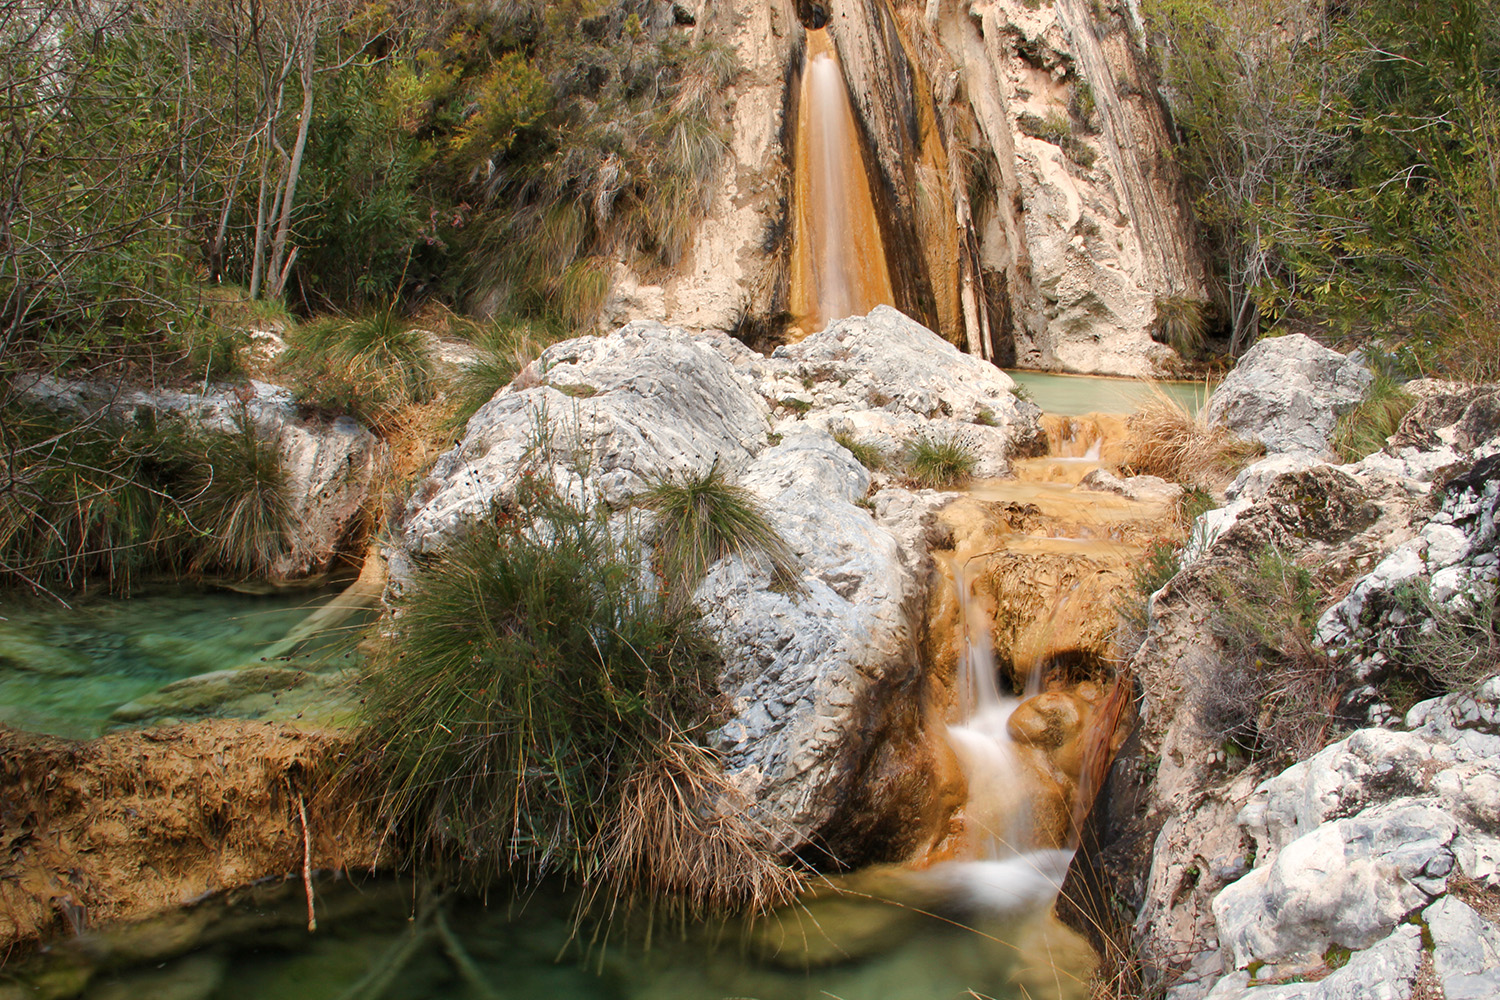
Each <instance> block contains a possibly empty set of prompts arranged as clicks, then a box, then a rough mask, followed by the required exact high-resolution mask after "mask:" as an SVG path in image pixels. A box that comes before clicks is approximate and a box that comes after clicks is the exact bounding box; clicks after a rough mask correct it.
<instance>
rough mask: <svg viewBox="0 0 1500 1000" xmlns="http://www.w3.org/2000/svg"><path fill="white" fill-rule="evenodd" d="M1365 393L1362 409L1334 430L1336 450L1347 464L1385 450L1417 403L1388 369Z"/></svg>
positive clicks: (1381, 371)
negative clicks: (1388, 440) (1390, 438)
mask: <svg viewBox="0 0 1500 1000" xmlns="http://www.w3.org/2000/svg"><path fill="white" fill-rule="evenodd" d="M1374 374H1375V378H1374V379H1373V380H1372V381H1371V382H1370V387H1369V388H1368V389H1366V390H1365V398H1364V399H1363V400H1361V401H1360V403H1359V405H1358V406H1356V407H1355V408H1354V409H1352V410H1350V411H1349V412H1348V413H1346V414H1344V415H1343V416H1342V417H1340V418H1339V422H1338V424H1337V426H1335V427H1334V430H1333V441H1332V442H1331V443H1332V445H1333V450H1334V451H1335V452H1337V453H1338V455H1339V457H1340V458H1342V459H1343V460H1344V461H1346V462H1358V461H1359V460H1360V459H1362V458H1364V457H1365V456H1366V455H1371V454H1374V453H1375V452H1377V451H1379V450H1380V449H1381V448H1384V447H1385V439H1386V438H1388V437H1390V436H1391V435H1392V434H1394V433H1396V428H1398V427H1400V426H1401V418H1402V417H1404V416H1406V411H1407V410H1410V409H1411V408H1412V404H1413V403H1414V402H1416V400H1414V399H1412V397H1411V396H1409V395H1408V394H1407V393H1406V392H1405V391H1403V390H1402V388H1401V383H1399V382H1398V381H1396V379H1395V377H1394V376H1393V375H1391V374H1390V373H1389V372H1388V371H1385V370H1384V369H1376V371H1375V373H1374Z"/></svg>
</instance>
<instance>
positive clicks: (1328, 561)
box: [1106, 338, 1500, 1000]
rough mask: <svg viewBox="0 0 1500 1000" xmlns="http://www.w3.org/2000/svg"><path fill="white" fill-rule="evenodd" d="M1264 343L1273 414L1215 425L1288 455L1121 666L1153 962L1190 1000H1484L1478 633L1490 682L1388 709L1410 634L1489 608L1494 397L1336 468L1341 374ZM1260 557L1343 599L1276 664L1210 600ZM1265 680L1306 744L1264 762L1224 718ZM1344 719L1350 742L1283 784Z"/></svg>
mask: <svg viewBox="0 0 1500 1000" xmlns="http://www.w3.org/2000/svg"><path fill="white" fill-rule="evenodd" d="M1314 346H1315V345H1314ZM1262 347H1263V349H1259V348H1258V350H1260V355H1259V356H1258V358H1257V359H1250V358H1248V357H1247V359H1246V362H1247V363H1246V364H1245V365H1244V367H1245V369H1246V370H1245V372H1244V373H1243V377H1242V378H1241V380H1240V381H1241V382H1242V383H1244V384H1243V385H1242V386H1241V388H1242V389H1243V388H1244V385H1247V384H1249V382H1251V381H1253V378H1252V376H1253V377H1254V378H1260V377H1262V376H1263V375H1264V374H1265V371H1266V370H1271V369H1274V370H1275V371H1277V372H1278V373H1279V374H1278V375H1277V377H1276V378H1275V379H1274V381H1275V382H1276V383H1277V384H1278V386H1280V388H1281V389H1283V390H1285V391H1284V392H1281V394H1280V395H1277V394H1274V393H1270V394H1266V393H1261V394H1259V395H1261V396H1262V403H1263V404H1264V405H1261V406H1260V407H1259V409H1256V408H1254V407H1249V406H1247V405H1243V404H1245V402H1246V400H1247V399H1248V398H1249V396H1246V395H1245V394H1244V393H1231V394H1230V396H1229V397H1226V399H1225V400H1224V401H1223V403H1221V405H1220V406H1219V407H1218V409H1217V410H1216V411H1215V412H1217V413H1219V414H1220V415H1221V416H1222V417H1223V418H1225V419H1228V420H1230V421H1232V422H1237V424H1238V426H1239V429H1240V431H1241V432H1242V433H1245V434H1248V435H1251V436H1254V437H1257V438H1259V439H1261V440H1263V441H1265V442H1266V443H1267V444H1268V445H1269V446H1271V448H1272V450H1273V452H1274V451H1278V450H1279V453H1276V454H1272V455H1270V456H1269V457H1267V458H1266V459H1264V460H1262V461H1261V462H1258V463H1256V465H1254V466H1251V467H1250V468H1248V469H1246V470H1245V472H1244V473H1242V474H1241V476H1240V477H1239V479H1238V480H1237V481H1236V482H1235V483H1234V484H1233V485H1232V486H1231V487H1230V488H1229V490H1228V500H1229V502H1228V503H1227V504H1226V506H1224V507H1223V508H1221V509H1219V510H1216V511H1212V512H1210V513H1209V514H1207V515H1205V516H1204V517H1203V518H1200V519H1199V521H1198V523H1197V525H1196V526H1195V529H1194V533H1193V539H1194V540H1193V543H1192V544H1191V545H1189V547H1188V549H1187V550H1186V551H1185V553H1184V555H1183V560H1182V566H1181V569H1180V571H1179V572H1178V573H1177V575H1176V576H1175V577H1174V578H1173V579H1172V580H1171V581H1170V582H1168V583H1167V584H1166V586H1164V587H1163V588H1162V589H1161V590H1160V591H1158V592H1157V593H1156V594H1155V595H1153V597H1152V599H1151V622H1150V626H1149V629H1148V632H1147V635H1146V637H1145V641H1144V642H1143V643H1142V645H1141V647H1140V648H1139V650H1138V651H1137V652H1136V654H1135V655H1134V657H1133V659H1132V661H1131V666H1132V669H1133V670H1134V672H1135V673H1136V676H1137V677H1138V678H1139V679H1140V682H1141V687H1142V690H1143V692H1144V705H1143V709H1142V715H1143V719H1144V721H1143V724H1142V727H1141V729H1140V731H1139V733H1138V736H1139V739H1140V741H1141V745H1142V749H1141V751H1140V752H1139V753H1138V754H1136V755H1135V756H1134V758H1133V759H1131V760H1125V761H1122V762H1120V763H1119V764H1118V765H1117V768H1116V772H1115V779H1116V781H1117V783H1118V785H1119V786H1120V787H1121V788H1122V789H1123V788H1126V787H1129V786H1131V785H1134V786H1135V787H1137V788H1142V789H1144V790H1145V793H1146V795H1145V799H1144V801H1143V802H1142V803H1141V804H1140V808H1139V809H1138V811H1137V812H1136V816H1135V819H1134V821H1133V822H1134V826H1133V829H1132V830H1131V832H1130V833H1128V834H1127V835H1126V836H1124V837H1121V838H1119V839H1117V840H1116V842H1115V844H1114V846H1113V847H1112V848H1110V851H1107V852H1106V855H1107V859H1106V867H1108V868H1111V869H1112V870H1113V872H1114V874H1115V876H1116V883H1115V884H1116V888H1117V889H1119V891H1121V893H1122V894H1123V895H1124V896H1125V897H1127V898H1130V899H1132V900H1133V901H1134V903H1135V904H1136V906H1137V908H1138V909H1137V912H1138V920H1137V924H1136V932H1137V935H1138V937H1139V940H1140V942H1141V943H1142V945H1143V948H1144V952H1145V955H1146V958H1147V965H1148V967H1149V968H1150V969H1152V970H1154V971H1155V972H1156V973H1157V974H1158V975H1160V976H1161V977H1162V978H1163V979H1164V980H1165V983H1166V984H1167V985H1170V986H1172V993H1171V995H1172V996H1174V997H1176V998H1178V1000H1190V998H1197V997H1202V996H1204V995H1209V996H1211V997H1213V998H1214V1000H1229V998H1234V1000H1240V998H1242V997H1270V998H1281V1000H1287V998H1292V997H1299V998H1301V997H1307V998H1312V997H1319V998H1330V1000H1331V998H1334V997H1376V996H1389V997H1408V996H1414V995H1438V994H1436V993H1428V994H1421V993H1420V989H1419V987H1420V984H1421V983H1422V982H1427V983H1428V984H1429V985H1428V986H1426V987H1421V988H1425V989H1429V990H1431V989H1433V988H1434V987H1433V985H1432V984H1433V983H1434V982H1439V983H1441V986H1442V989H1443V990H1445V991H1446V995H1447V996H1449V997H1456V996H1490V995H1493V991H1494V983H1493V982H1492V981H1491V979H1487V978H1486V976H1488V975H1489V973H1488V972H1487V971H1486V970H1489V969H1492V968H1493V967H1494V957H1493V956H1494V955H1495V954H1496V953H1495V952H1494V951H1493V949H1494V947H1495V942H1496V941H1497V940H1500V929H1497V928H1496V926H1495V925H1494V924H1493V923H1492V922H1491V921H1492V920H1493V916H1494V913H1493V909H1492V908H1491V909H1489V910H1486V907H1487V906H1489V902H1487V901H1490V902H1492V901H1493V898H1494V892H1495V886H1496V884H1497V883H1500V870H1497V867H1496V866H1497V860H1496V859H1497V858H1500V850H1497V845H1500V840H1497V837H1500V825H1497V822H1496V820H1497V816H1500V813H1497V811H1496V810H1497V808H1500V785H1497V784H1496V777H1495V766H1494V753H1495V750H1494V749H1493V748H1492V747H1491V744H1492V743H1494V741H1495V733H1496V732H1497V730H1496V727H1495V718H1496V716H1495V712H1496V705H1495V702H1496V698H1497V696H1500V688H1497V687H1496V684H1497V681H1496V680H1494V679H1490V680H1488V681H1484V676H1485V675H1486V674H1492V673H1493V672H1494V671H1495V670H1496V669H1497V667H1496V665H1495V662H1494V659H1493V651H1492V650H1491V651H1489V652H1486V651H1485V650H1484V649H1482V648H1481V646H1482V645H1483V643H1484V642H1485V641H1487V640H1485V639H1483V638H1482V636H1481V633H1480V632H1478V631H1471V632H1469V633H1467V635H1468V636H1469V637H1470V639H1469V641H1470V643H1471V645H1473V647H1474V648H1473V653H1474V657H1475V659H1474V665H1475V666H1476V671H1477V676H1478V680H1479V681H1480V683H1478V684H1477V686H1476V685H1475V682H1474V679H1473V678H1471V679H1470V680H1469V681H1466V682H1459V681H1449V682H1448V683H1451V684H1453V685H1454V686H1455V687H1456V688H1457V689H1458V690H1457V691H1456V693H1454V694H1451V695H1449V696H1446V697H1443V698H1441V699H1438V700H1435V701H1426V702H1421V703H1419V704H1417V705H1416V706H1415V707H1412V708H1410V710H1409V711H1406V710H1405V707H1404V706H1400V707H1398V708H1393V706H1392V705H1391V704H1388V703H1387V702H1386V701H1385V698H1386V697H1387V693H1388V692H1390V691H1395V690H1400V687H1399V684H1400V683H1401V682H1400V681H1399V679H1398V680H1397V681H1396V686H1393V685H1392V684H1391V683H1390V682H1391V679H1392V678H1399V677H1400V676H1404V675H1400V674H1397V673H1393V671H1396V670H1397V667H1396V666H1394V664H1395V663H1396V662H1397V660H1398V658H1399V657H1398V653H1397V651H1396V650H1395V649H1394V648H1393V646H1394V645H1399V644H1400V643H1401V642H1403V641H1416V640H1413V639H1412V634H1413V632H1414V631H1415V625H1416V622H1417V621H1418V620H1425V619H1426V618H1429V617H1432V616H1434V615H1445V614H1446V615H1451V614H1455V613H1463V612H1464V609H1465V608H1469V609H1470V610H1472V609H1473V607H1474V606H1475V603H1476V602H1478V605H1479V606H1481V607H1483V606H1486V605H1484V602H1485V601H1492V600H1493V595H1494V592H1495V587H1496V566H1497V557H1496V553H1495V517H1496V514H1495V512H1496V507H1497V494H1500V487H1497V485H1496V482H1495V473H1496V469H1497V463H1500V457H1496V456H1497V453H1500V420H1497V419H1496V413H1497V412H1500V408H1497V405H1496V400H1497V398H1500V394H1497V392H1496V390H1495V389H1494V387H1488V388H1477V389H1476V388H1472V387H1463V386H1457V385H1453V384H1433V383H1428V384H1426V385H1424V386H1418V387H1415V391H1416V392H1419V393H1421V394H1422V398H1421V400H1420V402H1419V403H1418V404H1417V406H1416V407H1414V408H1413V410H1412V411H1411V413H1410V414H1408V416H1407V418H1406V420H1405V421H1404V423H1403V424H1402V426H1401V428H1400V430H1399V431H1398V432H1397V433H1396V434H1395V435H1393V436H1392V437H1391V438H1390V439H1389V440H1388V441H1387V444H1386V446H1385V448H1384V449H1383V450H1382V451H1380V452H1377V453H1375V454H1373V455H1371V456H1369V457H1367V458H1365V459H1364V460H1362V461H1360V462H1357V463H1353V464H1348V465H1332V464H1328V461H1327V453H1326V451H1325V449H1326V444H1327V432H1328V430H1329V428H1330V426H1331V420H1330V419H1326V418H1327V417H1328V415H1329V414H1331V413H1333V412H1334V411H1335V409H1336V408H1337V407H1338V406H1340V405H1347V400H1346V399H1345V397H1346V396H1347V395H1348V394H1349V389H1348V383H1349V382H1350V379H1351V377H1352V376H1351V375H1350V372H1349V366H1348V365H1347V364H1346V363H1345V360H1344V359H1343V358H1341V357H1340V356H1338V355H1336V354H1333V353H1332V352H1327V351H1324V350H1323V349H1321V348H1319V349H1316V350H1311V349H1309V345H1307V344H1300V343H1298V342H1296V341H1295V340H1293V339H1292V338H1281V339H1280V340H1278V341H1268V342H1266V343H1265V344H1264V345H1262ZM1257 372H1259V373H1260V374H1257ZM1227 384H1228V383H1226V385H1227ZM1355 394H1356V395H1357V390H1356V392H1355ZM1250 395H1252V396H1253V395H1257V394H1256V393H1254V392H1251V393H1250ZM1296 412H1300V413H1301V414H1302V416H1301V417H1299V418H1296V419H1292V418H1291V417H1290V416H1289V415H1290V414H1293V413H1296ZM1298 424H1300V425H1301V426H1300V428H1299V426H1297V425H1298ZM1268 553H1272V554H1274V556H1275V558H1276V559H1278V560H1279V562H1278V565H1280V566H1283V567H1299V568H1300V569H1301V570H1302V571H1305V572H1307V573H1308V581H1309V583H1310V584H1311V585H1312V587H1313V588H1315V590H1313V591H1312V592H1313V593H1315V594H1317V595H1320V596H1319V597H1317V598H1316V600H1317V601H1318V602H1319V603H1320V604H1326V605H1329V607H1328V609H1327V610H1326V612H1325V613H1324V614H1323V615H1322V617H1321V618H1320V619H1318V620H1317V621H1316V627H1315V628H1312V627H1311V626H1312V623H1311V622H1308V623H1306V624H1308V625H1309V628H1310V629H1311V632H1312V634H1314V635H1315V637H1316V639H1317V642H1318V647H1317V648H1314V647H1308V651H1307V659H1305V660H1303V661H1298V662H1296V663H1293V664H1287V663H1283V664H1281V665H1279V666H1276V667H1274V668H1272V667H1267V666H1265V665H1264V664H1263V663H1262V662H1249V661H1246V660H1244V659H1243V658H1240V659H1237V658H1236V655H1237V654H1236V653H1235V651H1234V648H1233V647H1232V641H1233V640H1230V639H1228V638H1226V635H1225V634H1224V633H1223V631H1222V629H1221V627H1220V625H1219V624H1216V622H1219V621H1221V619H1219V618H1216V616H1215V611H1214V609H1215V608H1216V606H1218V605H1222V604H1223V603H1224V602H1225V601H1226V600H1227V599H1228V598H1227V597H1226V594H1228V593H1230V591H1226V590H1225V581H1226V580H1228V579H1243V577H1235V576H1234V574H1235V573H1241V574H1243V573H1244V572H1245V571H1246V567H1248V566H1251V565H1254V564H1255V563H1256V562H1257V560H1264V559H1265V558H1267V554H1268ZM1241 592H1243V586H1242V589H1241ZM1416 593H1421V594H1424V595H1426V598H1425V599H1426V600H1428V601H1430V602H1431V604H1429V605H1428V606H1427V609H1426V610H1425V611H1423V612H1420V613H1419V615H1418V617H1417V618H1413V617H1411V615H1412V611H1411V608H1410V604H1409V603H1408V604H1403V603H1402V602H1403V600H1406V601H1408V602H1409V601H1410V600H1411V599H1412V595H1413V594H1416ZM1403 594H1404V595H1406V596H1405V597H1404V598H1403V596H1402V595H1403ZM1403 609H1405V610H1403ZM1406 625H1409V626H1411V628H1405V629H1404V630H1403V626H1406ZM1436 628H1437V627H1436V626H1432V627H1429V628H1428V631H1429V632H1432V631H1434V630H1435V629H1436ZM1434 648H1436V647H1434ZM1484 656H1488V657H1489V659H1488V660H1484V659H1483V657H1484ZM1430 662H1431V660H1429V659H1428V658H1427V655H1426V654H1423V664H1424V666H1423V669H1426V666H1425V665H1426V664H1428V663H1430ZM1484 663H1488V664H1489V666H1488V668H1487V669H1484V668H1483V664H1484ZM1271 669H1274V670H1275V671H1277V673H1276V675H1275V676H1276V683H1277V684H1278V685H1290V686H1291V687H1294V688H1295V689H1296V691H1297V694H1296V695H1295V697H1296V698H1298V699H1300V700H1301V702H1302V703H1303V704H1304V705H1305V707H1306V708H1307V710H1308V711H1307V714H1306V715H1305V716H1304V718H1303V720H1302V721H1303V723H1305V724H1306V732H1307V733H1308V734H1310V735H1311V737H1312V742H1311V747H1310V748H1309V747H1307V746H1302V747H1301V748H1300V749H1299V748H1290V749H1289V750H1283V751H1282V752H1280V753H1279V754H1278V753H1266V752H1264V751H1262V750H1261V749H1258V747H1257V744H1256V741H1255V739H1254V738H1251V739H1248V740H1247V739H1245V737H1244V735H1243V733H1242V732H1241V731H1240V730H1231V729H1226V727H1225V724H1224V719H1225V718H1226V716H1227V714H1232V712H1230V711H1229V710H1230V709H1232V708H1233V706H1234V704H1235V703H1236V699H1237V698H1238V697H1239V695H1237V693H1236V692H1237V691H1239V690H1240V687H1239V685H1240V684H1241V682H1243V681H1244V680H1245V679H1246V678H1247V677H1253V676H1254V675H1256V674H1257V673H1258V672H1260V673H1264V672H1265V671H1266V670H1271ZM1402 669H1406V668H1402ZM1297 685H1302V686H1301V687H1297ZM1284 694H1285V691H1284V690H1283V691H1279V692H1278V691H1272V692H1270V693H1268V694H1264V695H1263V697H1265V698H1275V697H1278V696H1282V695H1284ZM1265 712H1266V708H1265V701H1260V702H1257V703H1255V704H1252V706H1251V707H1250V718H1249V723H1248V724H1249V725H1250V726H1251V727H1252V728H1254V727H1255V726H1257V725H1260V726H1264V725H1265V720H1266V718H1267V716H1266V714H1265ZM1377 724H1378V725H1379V726H1380V727H1382V728H1368V727H1370V726H1372V725H1377ZM1361 727H1366V728H1361ZM1340 729H1342V730H1343V731H1344V732H1349V731H1350V730H1351V729H1353V730H1354V731H1353V733H1352V735H1349V736H1347V737H1346V738H1344V739H1342V740H1340V741H1339V742H1336V743H1334V744H1333V745H1331V746H1328V747H1327V748H1325V749H1322V750H1321V751H1319V752H1317V753H1316V754H1315V755H1312V756H1311V757H1310V759H1307V760H1303V762H1302V763H1297V764H1295V765H1293V766H1291V767H1290V768H1286V769H1284V770H1283V767H1284V766H1285V765H1286V764H1287V763H1288V762H1289V760H1295V759H1300V758H1302V757H1307V756H1309V754H1310V753H1311V751H1312V750H1317V748H1318V746H1320V745H1321V742H1323V741H1324V740H1326V739H1330V738H1332V737H1334V736H1336V735H1337V734H1338V731H1339V730H1340ZM1237 733H1238V734H1239V735H1236V734H1237ZM1414 925H1417V926H1414ZM1424 928H1425V932H1424V930H1423V929H1424ZM1424 940H1425V946H1424ZM1325 977H1326V978H1325ZM1268 984H1269V985H1268ZM1278 984H1279V985H1278ZM1414 984H1416V985H1414Z"/></svg>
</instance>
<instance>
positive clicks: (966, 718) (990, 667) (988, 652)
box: [948, 561, 1031, 860]
mask: <svg viewBox="0 0 1500 1000" xmlns="http://www.w3.org/2000/svg"><path fill="white" fill-rule="evenodd" d="M966 565H967V564H966V563H960V562H957V561H955V562H954V563H953V578H954V582H955V584H956V585H957V587H958V601H959V609H960V610H959V618H960V622H961V628H962V635H963V641H962V645H961V647H960V659H959V672H958V706H959V708H958V719H957V720H956V721H955V722H953V723H952V724H950V725H949V726H948V744H949V746H951V747H952V748H953V752H954V754H955V755H956V756H957V757H958V761H959V766H960V767H962V768H963V772H964V778H965V779H966V780H967V782H968V786H969V797H968V802H967V804H966V805H965V807H964V819H965V823H966V825H967V828H968V834H969V849H968V853H969V854H970V855H971V856H973V857H976V858H979V859H985V860H994V859H998V858H1003V857H1008V856H1013V855H1015V854H1016V853H1017V852H1018V851H1019V850H1020V849H1021V848H1022V847H1024V846H1026V845H1028V844H1029V842H1030V839H1031V838H1030V830H1029V826H1030V824H1029V814H1030V810H1029V808H1028V805H1029V789H1028V787H1027V782H1026V781H1025V775H1024V772H1023V770H1022V767H1021V761H1020V759H1019V757H1018V756H1017V753H1016V745H1015V740H1013V739H1012V738H1011V735H1010V728H1009V724H1010V717H1011V713H1012V712H1014V711H1015V709H1016V706H1017V705H1019V704H1020V703H1021V699H1019V698H1014V697H1010V698H1002V697H1001V696H1000V687H999V685H998V684H997V683H996V679H995V650H994V647H993V645H992V644H991V642H990V625H989V623H990V619H991V618H992V617H993V613H992V612H990V611H989V610H988V609H986V608H985V607H984V606H983V605H982V604H981V603H980V602H977V601H975V600H973V594H972V592H971V586H970V583H971V581H970V580H969V578H968V576H967V574H966V573H965V568H966Z"/></svg>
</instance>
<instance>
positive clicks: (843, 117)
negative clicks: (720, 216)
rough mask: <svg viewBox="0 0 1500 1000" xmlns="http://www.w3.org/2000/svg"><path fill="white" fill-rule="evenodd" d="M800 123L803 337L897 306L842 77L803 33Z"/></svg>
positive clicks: (811, 35) (798, 263)
mask: <svg viewBox="0 0 1500 1000" xmlns="http://www.w3.org/2000/svg"><path fill="white" fill-rule="evenodd" d="M800 100H801V104H800V107H799V113H798V117H797V170H796V213H795V220H794V222H795V227H796V230H795V234H794V240H793V250H792V297H791V310H792V315H793V316H794V317H796V323H797V325H798V327H799V328H800V330H801V332H802V334H803V335H807V334H812V333H816V332H817V331H819V330H821V329H823V328H824V327H825V326H827V325H828V324H829V323H831V322H832V321H834V320H836V319H842V318H844V317H846V316H863V315H864V314H865V313H867V312H869V311H870V310H871V309H873V308H875V307H876V306H878V305H890V304H893V303H894V302H895V296H894V294H893V293H892V291H891V278H890V271H889V269H888V267H887V265H886V255H885V246H884V244H883V243H882V241H881V236H880V225H879V222H878V221H877V219H876V215H875V201H874V198H873V197H872V195H871V193H870V181H869V177H868V175H867V174H866V171H865V164H864V158H863V156H862V154H861V144H860V139H859V130H858V127H857V126H856V124H855V121H854V109H853V108H852V107H851V106H850V104H849V91H848V88H847V87H846V86H845V84H844V71H843V70H842V69H841V68H840V67H839V61H838V55H837V54H836V53H835V52H834V48H833V43H832V42H831V41H830V40H829V38H828V33H827V32H826V31H809V32H808V33H807V58H806V62H805V63H804V66H803V70H802V91H801V94H800Z"/></svg>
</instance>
